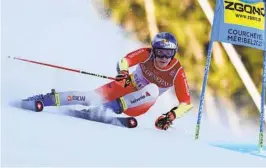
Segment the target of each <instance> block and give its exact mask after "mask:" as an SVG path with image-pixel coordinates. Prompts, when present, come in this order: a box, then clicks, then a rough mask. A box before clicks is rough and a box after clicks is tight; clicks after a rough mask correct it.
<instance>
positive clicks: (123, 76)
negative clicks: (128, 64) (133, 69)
mask: <svg viewBox="0 0 266 168" xmlns="http://www.w3.org/2000/svg"><path fill="white" fill-rule="evenodd" d="M115 80H116V81H123V82H124V87H127V86H128V85H129V84H130V83H131V79H130V75H129V72H128V71H120V72H119V74H118V75H117V76H116V77H115Z"/></svg>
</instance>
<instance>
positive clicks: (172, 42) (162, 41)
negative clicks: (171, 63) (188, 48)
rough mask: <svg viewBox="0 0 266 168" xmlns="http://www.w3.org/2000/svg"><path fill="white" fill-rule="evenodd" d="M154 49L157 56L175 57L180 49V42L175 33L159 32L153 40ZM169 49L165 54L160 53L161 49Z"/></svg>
mask: <svg viewBox="0 0 266 168" xmlns="http://www.w3.org/2000/svg"><path fill="white" fill-rule="evenodd" d="M151 45H152V51H153V54H154V56H155V57H167V58H170V57H171V58H173V57H174V56H175V54H176V52H177V50H178V43H177V40H176V38H175V36H174V35H172V34H171V33H168V32H161V33H158V34H157V35H156V36H155V37H154V38H153V40H152V43H151ZM161 49H163V50H167V52H166V54H165V53H163V54H165V55H161V54H160V50H161Z"/></svg>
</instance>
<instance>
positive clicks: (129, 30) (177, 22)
mask: <svg viewBox="0 0 266 168" xmlns="http://www.w3.org/2000/svg"><path fill="white" fill-rule="evenodd" d="M93 5H94V7H95V9H97V11H98V13H99V14H100V15H101V17H102V19H107V20H110V21H112V22H114V23H115V24H117V25H119V26H120V28H121V32H120V33H123V34H124V35H125V36H126V37H127V38H130V39H135V40H138V41H140V42H141V43H142V44H143V46H150V42H151V39H152V37H153V36H154V35H155V34H156V33H157V32H161V31H167V32H171V33H173V34H174V35H175V36H176V38H177V40H178V42H179V52H178V54H177V55H176V57H177V58H178V59H179V60H180V62H181V63H182V65H183V66H184V69H185V72H186V75H187V78H188V82H189V86H190V89H191V93H192V95H193V99H194V102H193V103H194V104H195V106H194V111H195V112H197V111H198V103H199V96H200V93H201V87H202V81H203V76H204V67H205V63H206V56H207V48H208V43H209V39H210V33H211V23H212V15H213V10H214V8H215V1H213V0H212V1H208V0H95V1H93ZM226 45H227V44H225V45H224V44H221V43H218V42H215V43H214V48H213V52H212V61H211V67H210V71H209V77H208V86H207V91H206V94H205V102H204V110H205V112H206V115H207V116H208V117H209V118H210V119H211V120H212V121H213V122H222V120H224V121H226V125H227V126H229V127H231V128H232V129H235V130H237V129H242V130H243V129H244V126H247V127H249V126H250V124H251V125H253V126H255V128H257V129H258V128H259V127H258V126H259V115H260V112H259V110H260V109H259V108H260V94H261V79H262V62H263V51H260V50H257V49H253V48H247V47H242V46H230V47H231V48H230V47H228V45H227V46H226ZM129 52H130V51H129ZM241 67H242V68H241ZM225 107H226V109H229V110H225ZM222 123H224V122H222Z"/></svg>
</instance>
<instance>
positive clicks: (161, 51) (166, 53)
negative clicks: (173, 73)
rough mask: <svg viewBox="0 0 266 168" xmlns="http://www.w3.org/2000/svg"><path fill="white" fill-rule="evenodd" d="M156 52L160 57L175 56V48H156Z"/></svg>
mask: <svg viewBox="0 0 266 168" xmlns="http://www.w3.org/2000/svg"><path fill="white" fill-rule="evenodd" d="M154 54H155V56H156V57H158V58H173V56H174V55H175V50H169V49H154Z"/></svg>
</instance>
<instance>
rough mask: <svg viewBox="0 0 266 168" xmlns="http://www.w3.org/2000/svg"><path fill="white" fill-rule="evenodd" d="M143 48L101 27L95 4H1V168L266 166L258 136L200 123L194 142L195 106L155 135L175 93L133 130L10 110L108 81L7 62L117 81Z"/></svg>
mask: <svg viewBox="0 0 266 168" xmlns="http://www.w3.org/2000/svg"><path fill="white" fill-rule="evenodd" d="M140 46H141V45H140V44H139V43H137V42H135V41H131V40H128V39H127V38H126V37H125V36H124V35H123V32H122V30H121V29H120V28H118V27H117V26H116V25H114V24H113V23H112V22H110V21H107V20H103V19H102V18H101V16H99V15H98V14H97V10H96V9H95V7H93V5H92V1H90V0H38V1H36V0H3V1H2V53H1V165H2V166H265V165H266V155H265V153H257V152H256V150H257V147H256V144H257V139H258V138H257V134H258V133H257V132H254V133H253V134H248V135H246V136H245V137H234V136H233V135H232V134H231V133H230V131H228V130H226V129H223V128H222V127H219V126H218V125H214V124H211V125H210V123H209V122H208V120H207V119H206V117H203V121H202V127H201V134H200V140H198V141H195V140H194V139H193V136H194V128H195V124H196V117H197V113H196V111H197V108H198V106H197V103H195V108H194V110H192V111H191V112H190V113H188V114H187V115H186V116H184V117H183V118H181V119H179V120H177V121H176V122H175V125H174V126H173V128H171V129H169V130H168V131H159V130H156V129H155V128H154V121H155V119H156V117H158V116H159V115H160V114H161V113H164V112H166V111H167V110H169V108H171V107H172V106H173V105H175V103H176V100H175V99H174V98H173V95H171V94H170V93H166V94H165V95H163V97H162V98H160V99H159V100H158V102H157V103H156V104H155V106H154V107H152V108H151V109H150V111H149V112H148V113H147V114H146V115H144V116H141V117H138V120H139V127H138V128H136V129H126V128H121V127H116V126H112V125H107V124H102V123H96V122H91V121H87V120H83V119H78V118H73V117H70V116H64V115H58V114H60V111H62V110H63V109H64V108H65V107H63V108H56V107H51V108H46V109H45V111H44V112H42V113H34V112H30V111H26V110H21V109H17V108H14V107H11V106H10V105H9V103H10V102H11V101H13V100H17V99H21V98H25V97H27V96H31V95H34V94H39V93H47V92H49V91H50V89H51V88H55V89H56V90H57V91H67V90H79V91H87V90H92V89H94V88H96V87H98V86H100V85H101V84H104V83H106V82H108V80H105V79H100V78H96V77H90V76H85V75H81V74H75V73H72V72H67V71H63V70H58V69H53V68H48V67H43V66H39V65H35V64H29V63H24V62H19V61H16V60H12V59H8V58H7V56H8V55H10V56H18V57H24V58H27V59H33V60H36V61H42V62H47V63H52V64H57V65H61V66H67V67H71V68H77V69H82V70H85V71H88V72H94V73H99V74H104V75H108V76H114V75H115V74H116V71H115V66H116V62H117V61H118V60H119V59H120V58H122V57H123V56H124V55H125V54H126V53H128V52H130V51H132V50H134V49H137V48H138V47H140ZM163 99H164V100H166V101H165V102H162V101H161V100H163ZM57 112H58V114H56V113H57Z"/></svg>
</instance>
